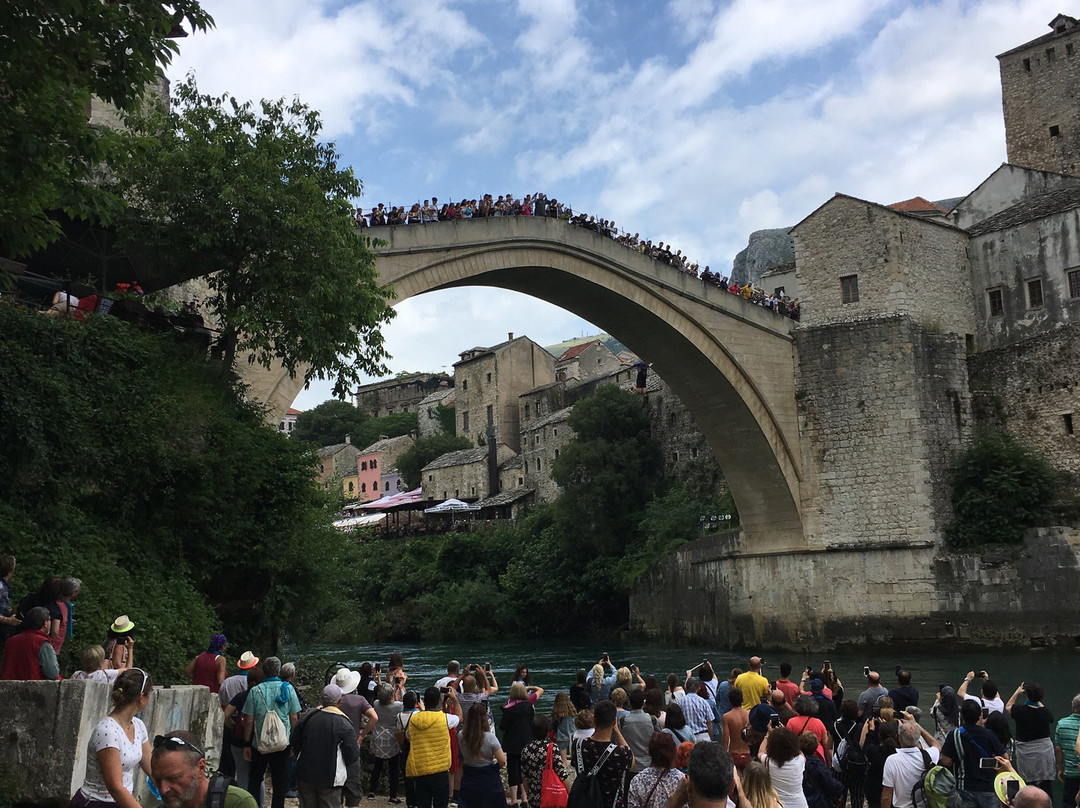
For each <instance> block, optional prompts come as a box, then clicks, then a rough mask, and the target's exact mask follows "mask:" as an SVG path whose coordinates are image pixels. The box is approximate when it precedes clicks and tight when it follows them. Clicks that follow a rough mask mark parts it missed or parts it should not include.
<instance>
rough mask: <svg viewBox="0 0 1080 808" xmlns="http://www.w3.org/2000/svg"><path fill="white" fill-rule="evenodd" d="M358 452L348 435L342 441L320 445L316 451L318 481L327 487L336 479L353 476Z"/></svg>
mask: <svg viewBox="0 0 1080 808" xmlns="http://www.w3.org/2000/svg"><path fill="white" fill-rule="evenodd" d="M359 453H360V450H359V449H357V448H356V447H355V446H353V444H352V439H351V437H350V436H349V435H346V436H345V442H344V443H335V444H332V445H330V446H323V447H321V448H320V449H319V451H318V456H319V474H318V478H317V479H318V481H319V482H320V483H322V484H323V485H325V486H326V487H328V488H329V487H331V486H332V485H334V484H335V482H336V481H338V480H342V479H344V478H345V477H348V476H355V475H356V457H357V455H358V454H359Z"/></svg>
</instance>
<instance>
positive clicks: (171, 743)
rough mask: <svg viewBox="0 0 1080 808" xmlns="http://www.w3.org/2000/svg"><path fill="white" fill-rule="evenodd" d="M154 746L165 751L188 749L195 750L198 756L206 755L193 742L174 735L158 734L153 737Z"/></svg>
mask: <svg viewBox="0 0 1080 808" xmlns="http://www.w3.org/2000/svg"><path fill="white" fill-rule="evenodd" d="M154 748H155V749H164V750H165V751H166V752H175V751H177V750H178V749H190V750H192V751H193V752H196V753H197V754H198V755H199V757H206V752H204V751H203V750H201V749H200V748H199V747H197V746H196V745H195V744H193V743H188V742H187V741H185V740H184V739H183V738H177V737H176V736H175V735H158V736H156V737H155V738H154Z"/></svg>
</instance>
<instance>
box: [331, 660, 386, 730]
mask: <svg viewBox="0 0 1080 808" xmlns="http://www.w3.org/2000/svg"><path fill="white" fill-rule="evenodd" d="M331 683H332V684H335V685H337V686H338V687H339V688H341V704H340V705H338V706H339V707H340V708H341V712H343V713H344V714H345V716H346V717H347V718H348V719H349V720H350V721H352V725H353V728H354V729H355V730H356V743H357V744H362V743H363V742H364V738H366V737H367V736H368V735H370V734H371V730H373V729H374V728H375V725H376V724H378V723H379V715H378V713H376V712H375V708H374V707H372V706H371V703H370V702H369V701H368V700H367V699H365V698H364V697H363V696H361V695H360V694H358V693H356V692H355V691H356V686H357V685H358V684H360V672H359V671H352V670H349V669H348V668H339V669H338V672H337V673H335V674H334V678H333V680H332V682H331ZM365 718H367V722H365V721H364V719H365Z"/></svg>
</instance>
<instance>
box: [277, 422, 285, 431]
mask: <svg viewBox="0 0 1080 808" xmlns="http://www.w3.org/2000/svg"><path fill="white" fill-rule="evenodd" d="M278 429H279V430H280V431H282V432H284V431H285V422H284V421H282V422H281V423H280V424H278Z"/></svg>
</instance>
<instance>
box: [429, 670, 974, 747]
mask: <svg viewBox="0 0 1080 808" xmlns="http://www.w3.org/2000/svg"><path fill="white" fill-rule="evenodd" d="M439 692H440V693H442V694H443V695H444V696H445V695H446V694H447V693H449V692H450V688H448V687H440V688H439ZM991 760H993V758H991Z"/></svg>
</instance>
